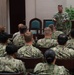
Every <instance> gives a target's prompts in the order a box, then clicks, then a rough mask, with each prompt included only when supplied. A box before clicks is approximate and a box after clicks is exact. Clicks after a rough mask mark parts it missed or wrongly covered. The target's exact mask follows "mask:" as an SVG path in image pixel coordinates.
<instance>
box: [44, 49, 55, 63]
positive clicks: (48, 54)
mask: <svg viewBox="0 0 74 75" xmlns="http://www.w3.org/2000/svg"><path fill="white" fill-rule="evenodd" d="M55 56H56V54H55V52H54V51H53V50H52V49H48V50H47V51H46V52H45V53H44V57H45V59H46V61H47V63H48V64H51V63H53V61H54V59H55Z"/></svg>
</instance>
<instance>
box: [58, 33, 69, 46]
mask: <svg viewBox="0 0 74 75" xmlns="http://www.w3.org/2000/svg"><path fill="white" fill-rule="evenodd" d="M57 41H58V43H59V45H65V44H66V42H67V41H68V37H67V36H66V35H65V34H60V35H59V36H58V39H57Z"/></svg>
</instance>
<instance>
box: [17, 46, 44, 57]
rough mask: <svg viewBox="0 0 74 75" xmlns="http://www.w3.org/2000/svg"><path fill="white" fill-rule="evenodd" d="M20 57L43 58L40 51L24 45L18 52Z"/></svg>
mask: <svg viewBox="0 0 74 75" xmlns="http://www.w3.org/2000/svg"><path fill="white" fill-rule="evenodd" d="M18 54H19V55H20V57H43V54H42V53H41V51H40V50H39V49H37V48H35V47H33V46H32V45H25V46H23V47H21V48H20V49H19V50H18Z"/></svg>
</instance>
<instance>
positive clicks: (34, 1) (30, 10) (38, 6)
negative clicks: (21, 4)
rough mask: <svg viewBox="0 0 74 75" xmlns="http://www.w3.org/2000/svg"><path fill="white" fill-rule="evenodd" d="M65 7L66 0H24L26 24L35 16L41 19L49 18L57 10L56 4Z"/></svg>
mask: <svg viewBox="0 0 74 75" xmlns="http://www.w3.org/2000/svg"><path fill="white" fill-rule="evenodd" d="M59 4H61V5H63V7H64V8H65V7H66V0H26V25H27V26H28V25H29V21H30V20H31V19H32V18H34V17H36V18H39V19H41V20H42V21H43V19H51V18H52V17H53V15H54V14H55V13H56V12H57V5H59Z"/></svg>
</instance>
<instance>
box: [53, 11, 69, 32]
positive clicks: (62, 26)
mask: <svg viewBox="0 0 74 75" xmlns="http://www.w3.org/2000/svg"><path fill="white" fill-rule="evenodd" d="M54 18H55V19H56V28H57V30H60V31H63V32H64V33H67V30H68V24H69V22H64V20H69V17H68V14H67V13H66V12H64V13H56V14H55V15H54ZM69 29H70V28H69Z"/></svg>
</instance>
